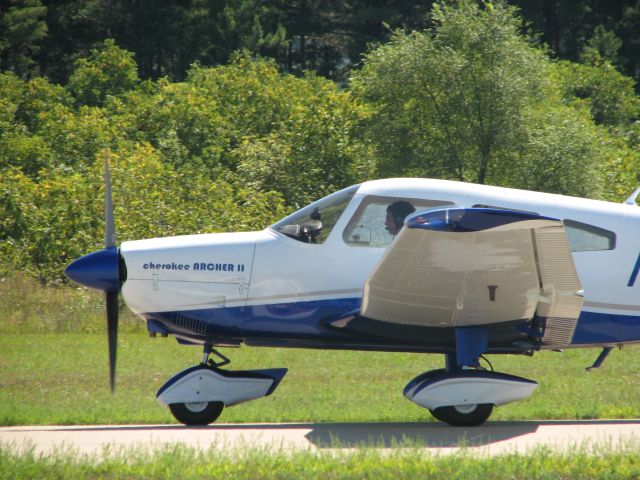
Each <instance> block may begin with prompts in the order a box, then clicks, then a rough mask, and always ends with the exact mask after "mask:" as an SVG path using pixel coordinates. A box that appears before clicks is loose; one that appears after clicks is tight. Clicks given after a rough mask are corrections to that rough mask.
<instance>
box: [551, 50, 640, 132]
mask: <svg viewBox="0 0 640 480" xmlns="http://www.w3.org/2000/svg"><path fill="white" fill-rule="evenodd" d="M556 68H557V69H558V73H557V80H558V83H559V85H560V86H561V88H562V90H563V96H564V98H565V101H567V102H571V101H576V100H583V101H584V103H586V104H587V105H588V106H589V109H590V111H591V115H592V116H593V118H594V120H595V121H596V123H598V124H601V125H607V126H628V125H630V124H632V123H633V122H634V121H635V120H638V119H640V97H639V96H638V95H637V94H636V92H635V85H634V81H633V80H632V79H631V78H629V77H625V76H624V75H622V74H621V73H620V72H619V71H618V70H616V69H615V67H614V66H613V65H611V64H610V63H609V62H607V61H604V60H602V59H594V63H593V64H590V65H587V64H579V63H572V62H566V61H565V62H559V63H558V64H556Z"/></svg>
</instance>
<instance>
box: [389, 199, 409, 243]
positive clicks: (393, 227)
mask: <svg viewBox="0 0 640 480" xmlns="http://www.w3.org/2000/svg"><path fill="white" fill-rule="evenodd" d="M415 211H416V209H415V208H414V207H413V205H411V204H410V203H409V202H407V201H405V200H398V201H397V202H393V203H392V204H390V205H389V206H388V207H387V218H386V220H385V222H384V225H385V227H386V229H387V232H389V233H390V234H391V235H397V234H398V232H399V231H400V229H401V228H402V226H403V225H404V219H405V218H406V217H407V215H409V214H410V213H413V212H415Z"/></svg>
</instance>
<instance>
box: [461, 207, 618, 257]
mask: <svg viewBox="0 0 640 480" xmlns="http://www.w3.org/2000/svg"><path fill="white" fill-rule="evenodd" d="M473 207H474V208H495V209H498V210H515V209H512V208H508V207H496V206H493V205H480V204H478V205H474V206H473ZM516 211H518V212H521V211H523V210H516ZM527 213H535V212H527ZM563 223H564V229H565V232H567V240H568V242H569V246H570V247H571V251H572V252H596V251H602V250H613V249H614V248H616V234H615V233H613V232H612V231H610V230H605V229H604V228H600V227H596V226H595V225H589V224H588V223H582V222H578V221H576V220H570V219H565V220H563Z"/></svg>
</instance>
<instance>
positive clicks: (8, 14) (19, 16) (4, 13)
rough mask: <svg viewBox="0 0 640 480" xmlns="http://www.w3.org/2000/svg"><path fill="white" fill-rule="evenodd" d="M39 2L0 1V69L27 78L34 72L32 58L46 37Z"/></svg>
mask: <svg viewBox="0 0 640 480" xmlns="http://www.w3.org/2000/svg"><path fill="white" fill-rule="evenodd" d="M46 11H47V9H46V7H44V6H43V5H42V3H41V2H40V0H13V1H7V0H3V1H0V69H1V70H4V71H11V72H14V73H16V74H18V75H19V76H21V77H24V78H27V77H31V76H33V75H35V74H37V73H38V68H37V63H36V61H35V59H34V58H35V56H36V54H37V53H38V51H39V50H40V44H41V42H42V39H43V38H44V37H45V36H46V34H47V25H46V23H45V22H44V16H45V13H46Z"/></svg>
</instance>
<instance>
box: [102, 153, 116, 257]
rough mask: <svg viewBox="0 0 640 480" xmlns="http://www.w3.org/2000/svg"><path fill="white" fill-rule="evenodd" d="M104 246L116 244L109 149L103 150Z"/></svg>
mask: <svg viewBox="0 0 640 480" xmlns="http://www.w3.org/2000/svg"><path fill="white" fill-rule="evenodd" d="M104 182H105V188H104V218H105V226H104V246H105V248H110V247H115V246H116V225H115V221H114V217H113V201H112V200H111V175H110V174H109V149H108V148H107V149H105V152H104Z"/></svg>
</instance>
